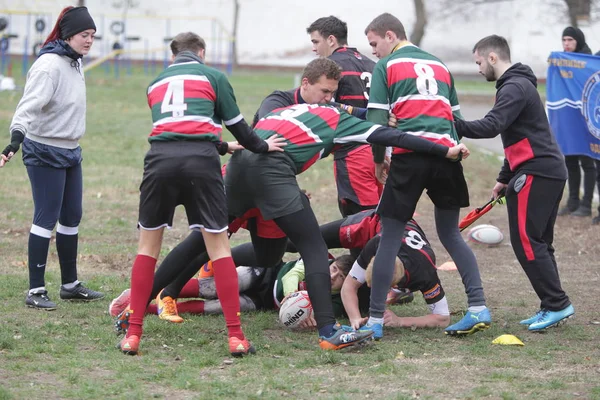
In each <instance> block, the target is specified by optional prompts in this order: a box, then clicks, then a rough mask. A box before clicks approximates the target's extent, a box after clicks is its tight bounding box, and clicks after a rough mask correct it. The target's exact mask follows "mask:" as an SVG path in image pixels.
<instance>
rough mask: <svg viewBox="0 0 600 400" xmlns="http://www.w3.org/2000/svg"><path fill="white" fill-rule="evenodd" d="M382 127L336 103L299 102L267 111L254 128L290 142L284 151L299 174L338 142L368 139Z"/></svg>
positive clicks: (364, 141)
mask: <svg viewBox="0 0 600 400" xmlns="http://www.w3.org/2000/svg"><path fill="white" fill-rule="evenodd" d="M379 127H380V125H376V124H373V123H372V122H368V121H363V120H361V119H358V118H356V117H353V116H351V115H349V114H347V113H340V111H338V109H337V108H335V107H333V106H327V105H316V104H296V105H293V106H290V107H285V108H280V109H277V110H274V111H273V112H271V113H269V114H267V115H266V116H265V117H264V118H262V119H261V120H259V121H258V123H257V124H256V125H255V127H254V131H255V132H256V134H257V135H258V136H259V137H260V138H262V139H267V138H268V137H270V136H271V135H273V134H279V135H280V136H282V137H283V138H285V139H286V142H287V143H288V144H287V146H285V147H284V152H285V153H286V154H287V155H288V156H289V157H290V158H291V159H292V161H293V162H294V164H295V166H296V171H297V174H300V173H301V172H304V171H306V170H307V169H308V168H309V167H310V166H311V165H313V164H314V163H315V162H317V161H318V160H319V159H321V158H324V157H327V156H328V155H329V154H330V153H331V152H332V151H333V150H334V146H335V145H337V144H344V143H350V142H361V143H367V141H366V140H367V138H368V137H369V136H370V134H371V133H372V132H374V131H375V130H376V129H377V128H379Z"/></svg>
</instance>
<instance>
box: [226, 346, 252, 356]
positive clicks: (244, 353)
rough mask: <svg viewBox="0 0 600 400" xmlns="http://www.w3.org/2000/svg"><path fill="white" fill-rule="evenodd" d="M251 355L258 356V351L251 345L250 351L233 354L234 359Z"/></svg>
mask: <svg viewBox="0 0 600 400" xmlns="http://www.w3.org/2000/svg"><path fill="white" fill-rule="evenodd" d="M249 354H256V349H255V348H254V346H252V345H250V348H249V349H248V351H235V352H231V355H232V356H233V357H243V356H247V355H249Z"/></svg>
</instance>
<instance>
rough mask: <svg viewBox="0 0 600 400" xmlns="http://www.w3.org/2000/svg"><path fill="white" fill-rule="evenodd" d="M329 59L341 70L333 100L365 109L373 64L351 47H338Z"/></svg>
mask: <svg viewBox="0 0 600 400" xmlns="http://www.w3.org/2000/svg"><path fill="white" fill-rule="evenodd" d="M329 58H330V59H331V60H333V61H335V62H336V64H338V65H339V66H340V68H341V69H342V78H341V79H340V82H339V86H338V90H337V92H336V95H335V99H336V101H337V102H339V103H343V104H348V105H351V106H354V107H362V108H366V107H367V103H368V101H369V87H370V84H371V76H372V73H373V68H374V67H375V62H374V61H373V60H371V59H370V58H368V57H366V56H365V55H363V54H361V53H359V52H358V50H356V49H355V48H353V47H340V48H338V49H336V50H335V51H334V52H333V53H332V54H331V55H330V56H329Z"/></svg>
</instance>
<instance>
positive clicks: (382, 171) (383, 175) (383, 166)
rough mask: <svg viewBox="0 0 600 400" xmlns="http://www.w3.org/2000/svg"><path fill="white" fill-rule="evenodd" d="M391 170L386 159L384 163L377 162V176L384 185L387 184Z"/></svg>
mask: <svg viewBox="0 0 600 400" xmlns="http://www.w3.org/2000/svg"><path fill="white" fill-rule="evenodd" d="M389 170H390V164H389V162H387V163H386V161H384V162H382V163H379V164H375V177H376V178H377V180H378V181H379V182H380V183H381V184H382V185H385V181H386V180H387V177H388V172H389Z"/></svg>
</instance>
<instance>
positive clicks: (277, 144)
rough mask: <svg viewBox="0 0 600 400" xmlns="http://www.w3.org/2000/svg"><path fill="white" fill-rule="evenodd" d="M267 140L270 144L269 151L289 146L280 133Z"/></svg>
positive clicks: (280, 149)
mask: <svg viewBox="0 0 600 400" xmlns="http://www.w3.org/2000/svg"><path fill="white" fill-rule="evenodd" d="M265 142H267V144H268V145H269V150H268V151H283V148H284V147H285V146H287V143H286V142H285V139H284V138H283V137H281V136H278V135H273V136H271V137H270V138H268V139H267V140H265Z"/></svg>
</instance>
